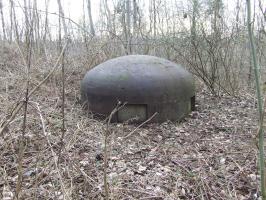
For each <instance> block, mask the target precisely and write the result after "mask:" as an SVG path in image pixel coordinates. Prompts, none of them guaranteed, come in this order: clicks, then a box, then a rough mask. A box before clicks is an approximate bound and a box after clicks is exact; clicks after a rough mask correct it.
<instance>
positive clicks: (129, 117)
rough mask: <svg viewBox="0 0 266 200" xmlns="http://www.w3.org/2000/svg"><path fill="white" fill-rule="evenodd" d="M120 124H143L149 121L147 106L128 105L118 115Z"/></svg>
mask: <svg viewBox="0 0 266 200" xmlns="http://www.w3.org/2000/svg"><path fill="white" fill-rule="evenodd" d="M117 119H118V122H126V121H128V122H143V121H145V120H146V119H147V105H146V104H127V105H125V106H124V107H123V108H122V109H121V110H119V111H118V113H117Z"/></svg>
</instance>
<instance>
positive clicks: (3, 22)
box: [0, 0, 6, 40]
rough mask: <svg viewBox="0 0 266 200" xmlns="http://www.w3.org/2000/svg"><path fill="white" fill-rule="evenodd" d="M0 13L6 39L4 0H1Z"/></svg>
mask: <svg viewBox="0 0 266 200" xmlns="http://www.w3.org/2000/svg"><path fill="white" fill-rule="evenodd" d="M0 14H1V21H2V31H3V39H4V40H6V29H5V19H4V14H3V2H2V0H0Z"/></svg>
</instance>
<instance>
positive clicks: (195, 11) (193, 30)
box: [191, 0, 198, 46]
mask: <svg viewBox="0 0 266 200" xmlns="http://www.w3.org/2000/svg"><path fill="white" fill-rule="evenodd" d="M192 12H193V13H192V26H191V44H192V46H195V42H196V41H195V40H196V26H197V24H196V17H197V14H198V0H193V11H192Z"/></svg>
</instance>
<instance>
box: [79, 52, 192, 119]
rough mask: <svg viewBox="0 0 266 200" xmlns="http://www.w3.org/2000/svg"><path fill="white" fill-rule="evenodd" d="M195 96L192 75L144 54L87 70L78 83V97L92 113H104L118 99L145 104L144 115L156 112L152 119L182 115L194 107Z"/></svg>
mask: <svg viewBox="0 0 266 200" xmlns="http://www.w3.org/2000/svg"><path fill="white" fill-rule="evenodd" d="M194 96H195V86H194V81H193V77H192V75H191V74H190V73H189V72H188V71H187V70H185V69H184V68H183V67H181V66H180V65H177V64H175V63H173V62H171V61H168V60H165V59H162V58H158V57H154V56H146V55H130V56H122V57H118V58H115V59H111V60H108V61H106V62H104V63H102V64H100V65H98V66H96V67H95V68H93V69H91V70H90V71H88V72H87V74H86V75H85V77H84V79H83V80H82V83H81V100H82V102H87V103H88V108H89V109H90V111H92V112H93V113H96V114H97V113H98V114H101V115H103V116H107V115H109V114H110V112H111V111H112V110H113V108H114V107H115V106H116V104H117V102H118V101H120V102H127V103H128V104H142V105H147V118H149V117H150V116H152V115H153V114H154V113H155V112H158V113H159V114H158V115H157V116H156V117H155V118H154V119H153V120H152V121H153V122H162V121H166V120H179V119H181V118H183V117H184V116H185V115H187V114H188V113H189V112H190V111H189V110H190V108H194V103H195V101H193V100H192V101H191V98H193V97H194ZM190 102H192V105H189V104H190ZM193 102H194V103H193ZM114 121H117V116H115V117H114Z"/></svg>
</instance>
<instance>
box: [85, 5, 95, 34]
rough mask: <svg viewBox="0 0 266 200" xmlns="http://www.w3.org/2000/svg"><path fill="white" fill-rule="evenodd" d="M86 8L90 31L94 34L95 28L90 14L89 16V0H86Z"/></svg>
mask: <svg viewBox="0 0 266 200" xmlns="http://www.w3.org/2000/svg"><path fill="white" fill-rule="evenodd" d="M87 8H88V16H89V21H90V33H91V35H92V36H95V29H94V24H93V20H92V16H91V0H87Z"/></svg>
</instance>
